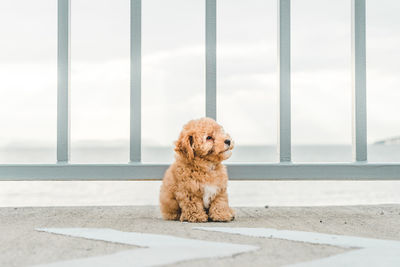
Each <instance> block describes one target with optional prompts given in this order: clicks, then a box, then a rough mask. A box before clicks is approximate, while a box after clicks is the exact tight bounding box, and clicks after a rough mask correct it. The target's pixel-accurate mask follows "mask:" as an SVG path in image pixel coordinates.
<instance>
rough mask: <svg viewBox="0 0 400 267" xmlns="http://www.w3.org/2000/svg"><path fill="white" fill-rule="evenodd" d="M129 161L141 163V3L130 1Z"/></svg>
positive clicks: (134, 0) (137, 0) (138, 0)
mask: <svg viewBox="0 0 400 267" xmlns="http://www.w3.org/2000/svg"><path fill="white" fill-rule="evenodd" d="M130 49H131V51H130V52H131V72H130V77H131V83H130V157H129V158H130V161H131V162H140V161H141V132H142V128H141V127H142V126H141V90H142V83H141V76H142V74H141V73H142V2H141V0H131V47H130Z"/></svg>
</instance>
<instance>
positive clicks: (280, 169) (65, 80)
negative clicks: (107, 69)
mask: <svg viewBox="0 0 400 267" xmlns="http://www.w3.org/2000/svg"><path fill="white" fill-rule="evenodd" d="M277 1H278V34H279V37H278V48H279V52H278V59H279V60H278V62H279V70H278V72H279V92H280V93H279V120H278V122H279V127H278V131H279V134H278V153H279V163H251V164H247V163H231V164H227V165H228V171H229V176H230V179H259V180H263V179H264V180H268V179H269V180H274V179H279V180H284V179H289V180H315V179H321V180H329V179H335V180H338V179H340V180H346V179H349V180H352V179H365V180H367V179H386V180H394V179H400V164H396V163H368V162H367V126H366V125H367V114H366V44H365V43H366V38H365V20H366V16H365V14H366V13H365V11H366V10H365V0H352V1H351V5H352V24H351V27H352V31H351V40H352V62H353V64H352V76H353V86H352V87H353V160H354V161H353V162H349V163H292V161H291V114H290V113H291V101H290V87H291V86H290V79H291V78H290V76H291V70H290V42H291V41H290V17H291V16H290V0H277ZM205 4H206V14H205V16H206V20H205V21H206V33H205V36H206V81H205V82H206V95H205V98H206V107H205V110H206V112H205V114H206V116H208V117H212V118H214V119H215V118H216V117H217V115H216V110H217V109H216V90H217V88H216V14H217V13H216V0H205ZM130 9H131V46H130V52H131V58H130V67H131V72H130V76H131V83H130V95H131V97H130V162H129V163H126V164H71V163H69V159H70V0H58V103H57V163H55V164H2V165H0V180H141V179H143V180H151V179H160V178H162V176H163V173H164V171H165V170H166V168H167V167H168V164H147V163H142V162H141V0H131V5H130Z"/></svg>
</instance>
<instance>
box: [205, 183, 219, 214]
mask: <svg viewBox="0 0 400 267" xmlns="http://www.w3.org/2000/svg"><path fill="white" fill-rule="evenodd" d="M217 194H218V187H217V186H215V185H204V187H203V204H204V207H205V208H206V209H208V208H209V207H210V203H211V202H212V201H213V200H214V198H215V196H216V195H217Z"/></svg>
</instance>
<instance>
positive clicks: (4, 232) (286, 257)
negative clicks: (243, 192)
mask: <svg viewBox="0 0 400 267" xmlns="http://www.w3.org/2000/svg"><path fill="white" fill-rule="evenodd" d="M235 209H236V212H237V216H236V219H235V221H233V222H230V223H211V222H210V223H205V224H191V223H181V222H171V221H163V220H162V219H161V217H160V213H159V210H158V207H156V206H143V207H137V206H129V207H40V208H0V266H30V265H36V264H44V263H51V262H58V261H64V260H70V259H78V258H87V257H93V256H98V255H108V254H112V253H115V252H118V251H123V250H127V249H133V248H135V247H134V246H130V245H123V244H116V243H110V242H104V241H95V240H88V239H83V238H76V237H68V236H63V235H56V234H50V233H45V232H38V231H36V230H35V229H36V228H72V227H79V228H112V229H116V230H120V231H125V232H142V233H152V234H167V235H173V236H177V237H185V238H191V239H202V240H207V241H218V242H228V243H236V244H246V245H255V246H258V247H260V249H259V250H256V251H252V252H248V253H243V254H239V255H235V256H232V257H225V258H218V259H201V260H193V261H190V266H210V265H213V266H282V265H288V264H294V263H300V262H305V261H310V260H315V259H319V258H323V257H327V256H331V255H336V254H340V253H343V252H345V251H348V250H352V249H349V248H342V247H336V246H331V245H317V244H310V243H304V242H296V241H288V240H282V239H271V238H258V237H250V236H242V235H233V234H227V233H219V232H207V231H201V230H194V229H192V228H193V227H195V226H207V227H211V226H215V227H265V228H276V229H285V230H298V231H308V232H318V233H327V234H339V235H349V236H359V237H368V238H377V239H391V240H400V205H378V206H342V207H265V208H249V207H246V208H235ZM188 265H189V262H187V261H186V262H180V263H176V264H174V265H173V266H188Z"/></svg>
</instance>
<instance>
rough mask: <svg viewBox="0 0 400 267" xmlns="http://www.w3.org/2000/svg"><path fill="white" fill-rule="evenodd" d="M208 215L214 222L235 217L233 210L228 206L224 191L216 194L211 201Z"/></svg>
mask: <svg viewBox="0 0 400 267" xmlns="http://www.w3.org/2000/svg"><path fill="white" fill-rule="evenodd" d="M208 215H209V216H210V219H211V220H212V221H214V222H229V221H232V220H233V219H234V218H235V212H234V211H233V209H231V208H230V207H229V204H228V195H227V194H226V191H224V192H221V193H220V194H218V195H217V196H216V197H215V199H214V200H213V201H212V202H211V204H210V209H209V211H208Z"/></svg>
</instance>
